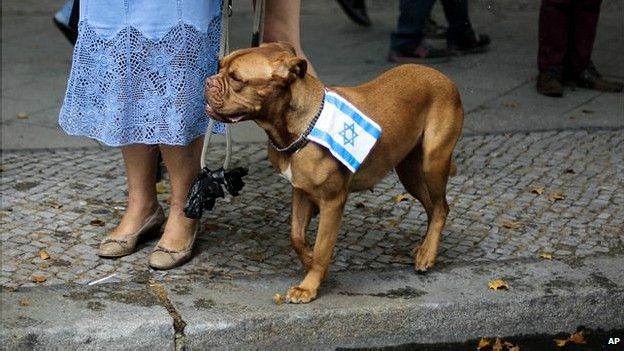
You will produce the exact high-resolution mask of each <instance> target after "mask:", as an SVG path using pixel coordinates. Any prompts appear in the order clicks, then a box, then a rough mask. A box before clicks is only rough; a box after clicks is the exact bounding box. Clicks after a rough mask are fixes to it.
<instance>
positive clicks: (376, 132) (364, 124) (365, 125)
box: [325, 94, 381, 139]
mask: <svg viewBox="0 0 624 351" xmlns="http://www.w3.org/2000/svg"><path fill="white" fill-rule="evenodd" d="M325 99H326V100H327V102H329V103H331V104H332V105H334V106H336V107H337V108H338V109H339V110H340V111H341V112H342V113H344V114H345V115H347V116H349V117H350V118H351V119H352V120H353V121H355V123H357V124H358V125H359V126H360V127H361V128H362V129H364V130H365V131H366V132H367V133H368V134H370V135H372V136H373V138H375V139H379V136H380V135H381V129H379V128H378V127H376V126H374V125H372V124H370V123H369V122H368V121H367V120H365V119H364V118H362V116H361V115H360V114H359V113H358V112H356V111H355V110H353V109H352V108H351V106H349V105H347V104H345V103H344V102H343V101H341V100H339V99H338V98H336V97H335V96H332V95H331V94H326V95H325Z"/></svg>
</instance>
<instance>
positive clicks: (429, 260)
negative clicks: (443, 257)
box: [414, 245, 436, 273]
mask: <svg viewBox="0 0 624 351" xmlns="http://www.w3.org/2000/svg"><path fill="white" fill-rule="evenodd" d="M435 258H436V250H433V249H431V248H430V247H429V246H426V245H421V246H420V247H418V248H417V249H416V257H414V268H415V269H416V272H418V273H425V272H427V270H429V268H431V267H433V265H434V263H435Z"/></svg>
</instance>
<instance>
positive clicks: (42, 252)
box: [39, 250, 50, 260]
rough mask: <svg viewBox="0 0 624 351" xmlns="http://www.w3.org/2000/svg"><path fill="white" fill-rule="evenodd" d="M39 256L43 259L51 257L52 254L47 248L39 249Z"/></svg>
mask: <svg viewBox="0 0 624 351" xmlns="http://www.w3.org/2000/svg"><path fill="white" fill-rule="evenodd" d="M39 258H40V259H42V260H47V259H49V258H50V255H49V254H48V253H47V252H46V251H45V250H41V251H39Z"/></svg>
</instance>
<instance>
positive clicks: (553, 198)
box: [548, 191, 565, 202]
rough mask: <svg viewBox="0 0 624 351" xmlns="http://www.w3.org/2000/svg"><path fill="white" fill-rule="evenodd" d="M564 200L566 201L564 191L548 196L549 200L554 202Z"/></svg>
mask: <svg viewBox="0 0 624 351" xmlns="http://www.w3.org/2000/svg"><path fill="white" fill-rule="evenodd" d="M563 199H565V194H564V193H563V191H554V192H552V193H550V195H548V200H550V201H552V202H555V201H557V200H563Z"/></svg>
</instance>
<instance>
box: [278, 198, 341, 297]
mask: <svg viewBox="0 0 624 351" xmlns="http://www.w3.org/2000/svg"><path fill="white" fill-rule="evenodd" d="M346 200H347V195H346V193H342V194H339V195H337V196H335V197H334V198H333V199H331V200H321V202H320V204H319V207H320V210H321V214H320V216H321V217H320V219H319V228H318V232H317V233H316V242H315V243H314V252H313V253H312V266H311V267H310V270H308V273H307V275H306V276H305V278H304V279H303V281H302V282H301V284H299V285H297V286H293V287H292V288H290V290H288V293H287V294H286V301H288V302H291V303H307V302H310V301H312V300H314V298H316V294H317V290H318V288H319V286H320V285H321V282H322V281H323V278H324V277H325V273H326V272H327V269H328V268H329V263H330V261H331V257H332V253H333V252H334V246H335V245H336V238H337V236H338V229H339V227H340V221H341V220H342V212H343V210H344V205H345V202H346Z"/></svg>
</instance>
